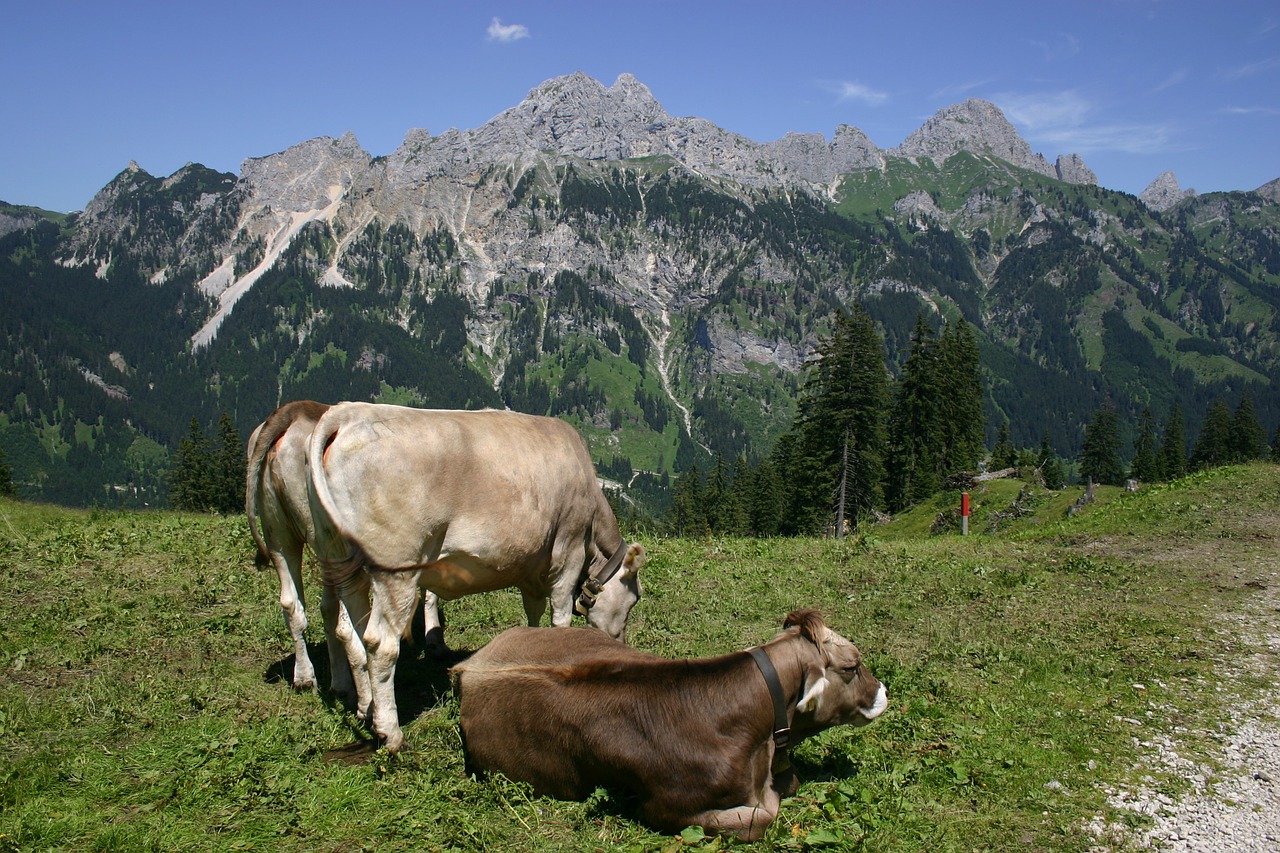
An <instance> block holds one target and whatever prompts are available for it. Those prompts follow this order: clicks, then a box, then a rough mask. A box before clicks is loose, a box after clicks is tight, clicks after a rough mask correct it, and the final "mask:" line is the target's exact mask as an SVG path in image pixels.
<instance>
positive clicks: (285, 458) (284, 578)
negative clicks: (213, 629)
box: [244, 400, 444, 706]
mask: <svg viewBox="0 0 1280 853" xmlns="http://www.w3.org/2000/svg"><path fill="white" fill-rule="evenodd" d="M328 409H329V407H328V406H327V405H325V404H323V403H316V402H313V401H311V400H295V401H293V402H290V403H285V404H284V405H282V406H280V407H279V408H278V409H276V410H275V411H274V412H272V413H271V414H270V415H269V416H268V417H267V419H266V420H265V421H263V422H262V423H261V424H259V425H258V427H257V429H255V430H254V431H253V434H252V435H251V436H250V437H249V445H248V450H247V465H246V469H245V470H246V473H245V501H244V503H245V515H247V516H248V519H249V530H250V532H251V533H252V534H253V540H254V543H255V544H256V545H257V550H258V557H257V559H258V563H259V564H260V565H264V566H265V565H266V564H268V563H270V564H271V565H272V566H274V567H275V570H276V573H277V574H278V575H279V577H280V609H281V610H282V611H283V612H284V621H285V625H287V626H288V628H289V635H290V637H291V638H292V640H293V651H294V667H293V686H294V687H295V688H298V689H299V690H310V689H314V688H315V686H316V674H315V666H314V664H313V663H312V662H311V656H310V654H309V653H308V652H307V641H306V630H307V611H306V596H305V594H304V592H303V585H302V553H303V548H304V546H308V545H310V546H311V547H312V550H313V551H314V550H315V548H314V542H315V528H314V525H313V524H312V523H311V504H310V501H309V498H308V494H307V440H308V439H310V438H311V430H312V429H313V428H314V427H315V425H316V422H317V421H318V420H319V419H320V416H321V415H323V414H324V413H325V412H326V411H328ZM424 598H425V600H424V602H423V614H424V617H425V622H426V630H427V643H428V645H429V646H434V647H436V649H437V651H438V652H443V651H444V639H443V629H442V626H441V624H440V615H439V609H438V607H437V602H436V597H435V596H434V595H433V594H431V593H430V592H427V593H426V594H425V596H424ZM320 610H321V614H322V615H323V617H324V628H325V641H326V644H327V645H328V649H329V673H330V689H331V690H332V691H333V693H334V694H336V695H337V696H339V697H340V698H341V699H342V700H343V701H344V702H346V703H347V704H348V705H351V706H354V705H355V704H356V690H355V685H354V682H353V681H352V677H351V666H350V664H349V663H348V658H349V657H350V656H352V655H354V656H356V657H357V658H359V657H362V656H363V654H364V652H363V648H361V647H360V638H359V637H358V636H356V634H355V632H354V631H353V630H352V627H351V622H350V620H349V619H348V618H347V614H346V609H345V608H344V607H342V604H341V603H340V602H339V600H338V597H337V595H336V594H335V593H334V591H333V590H332V589H331V588H330V587H328V586H325V587H324V588H323V592H322V594H321V597H320ZM353 644H354V645H353Z"/></svg>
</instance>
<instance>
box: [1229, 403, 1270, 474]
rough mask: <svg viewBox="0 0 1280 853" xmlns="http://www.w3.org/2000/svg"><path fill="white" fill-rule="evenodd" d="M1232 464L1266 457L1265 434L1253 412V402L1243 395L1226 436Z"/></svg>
mask: <svg viewBox="0 0 1280 853" xmlns="http://www.w3.org/2000/svg"><path fill="white" fill-rule="evenodd" d="M1228 445H1229V448H1230V456H1231V460H1232V461H1233V462H1250V461H1252V460H1254V459H1260V458H1262V457H1263V456H1266V455H1267V432H1266V430H1264V429H1263V428H1262V424H1261V423H1260V422H1259V421H1258V416H1257V415H1256V414H1255V413H1254V410H1253V400H1252V398H1250V397H1249V395H1248V394H1245V395H1244V397H1243V398H1241V400H1240V404H1239V405H1238V406H1236V411H1235V414H1233V415H1232V416H1231V429H1230V433H1229V436H1228Z"/></svg>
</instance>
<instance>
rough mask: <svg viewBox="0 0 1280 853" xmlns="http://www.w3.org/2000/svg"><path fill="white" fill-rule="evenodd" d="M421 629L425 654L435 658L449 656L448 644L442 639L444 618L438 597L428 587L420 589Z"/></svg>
mask: <svg viewBox="0 0 1280 853" xmlns="http://www.w3.org/2000/svg"><path fill="white" fill-rule="evenodd" d="M422 630H423V633H424V635H425V642H426V646H427V654H429V655H431V656H432V657H435V658H441V659H442V658H446V657H448V656H449V646H448V645H447V644H446V643H445V641H444V620H443V618H441V616H440V598H439V596H437V595H436V594H435V593H434V592H432V591H431V590H429V589H425V588H424V589H423V590H422Z"/></svg>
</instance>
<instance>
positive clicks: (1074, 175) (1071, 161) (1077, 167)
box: [1053, 154, 1098, 186]
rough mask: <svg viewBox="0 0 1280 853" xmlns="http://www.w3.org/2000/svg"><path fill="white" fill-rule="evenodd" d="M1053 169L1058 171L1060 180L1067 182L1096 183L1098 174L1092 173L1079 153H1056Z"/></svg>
mask: <svg viewBox="0 0 1280 853" xmlns="http://www.w3.org/2000/svg"><path fill="white" fill-rule="evenodd" d="M1053 170H1054V171H1055V172H1057V173H1058V178H1059V179H1060V180H1063V181H1066V182H1067V183H1069V184H1093V185H1095V186H1096V185H1097V183H1098V176H1097V175H1095V174H1094V173H1093V169H1090V168H1089V167H1088V166H1086V165H1085V164H1084V160H1083V159H1082V158H1081V157H1080V155H1079V154H1066V155H1061V154H1060V155H1058V160H1057V162H1056V163H1054V165H1053Z"/></svg>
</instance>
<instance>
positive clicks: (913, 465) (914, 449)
mask: <svg viewBox="0 0 1280 853" xmlns="http://www.w3.org/2000/svg"><path fill="white" fill-rule="evenodd" d="M939 355H940V353H939V347H938V344H937V341H936V340H935V339H934V334H933V329H931V328H930V327H929V325H928V323H927V322H926V321H925V318H924V315H923V314H917V315H916V325H915V329H913V330H912V332H911V350H910V352H909V353H908V355H907V360H906V361H905V362H904V363H903V365H902V376H901V378H900V379H899V380H898V386H897V389H896V391H895V394H894V403H893V414H892V415H891V417H890V420H889V466H888V471H887V476H886V478H885V500H886V501H887V502H888V505H889V508H890V509H892V510H894V511H897V510H901V509H904V508H905V507H908V506H910V505H912V504H914V503H917V502H918V501H921V500H923V499H924V498H927V497H929V496H930V495H932V494H934V493H935V492H936V491H938V488H939V487H940V485H941V476H942V467H943V460H942V451H943V445H944V443H945V439H944V435H943V428H942V423H941V419H942V416H943V413H942V407H941V405H940V398H941V396H942V388H941V378H942V377H941V375H940V373H941V371H940V369H939V368H940V358H939Z"/></svg>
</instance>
